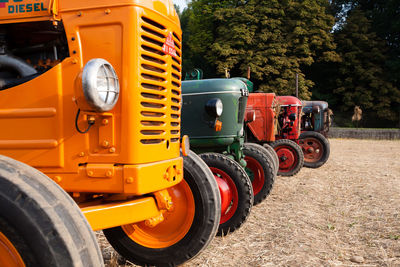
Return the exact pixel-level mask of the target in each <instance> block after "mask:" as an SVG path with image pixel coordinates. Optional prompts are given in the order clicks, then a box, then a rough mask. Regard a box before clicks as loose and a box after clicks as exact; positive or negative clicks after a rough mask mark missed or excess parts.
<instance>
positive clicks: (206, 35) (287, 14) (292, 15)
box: [184, 0, 338, 99]
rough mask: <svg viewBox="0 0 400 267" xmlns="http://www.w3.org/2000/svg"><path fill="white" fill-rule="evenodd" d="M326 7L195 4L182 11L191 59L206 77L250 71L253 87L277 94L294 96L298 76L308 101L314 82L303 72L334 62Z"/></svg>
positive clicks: (289, 0)
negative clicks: (186, 18) (319, 64)
mask: <svg viewBox="0 0 400 267" xmlns="http://www.w3.org/2000/svg"><path fill="white" fill-rule="evenodd" d="M328 6H329V5H328V1H325V0H307V1H294V0H286V1H278V0H271V1H262V0H249V1H206V0H194V1H192V2H191V3H190V4H189V8H188V10H187V11H186V12H188V13H190V15H189V17H190V19H189V23H188V28H189V32H190V37H189V38H188V40H187V46H186V47H187V48H188V50H189V51H190V52H189V53H192V56H191V59H190V60H191V62H192V64H193V63H197V64H198V65H197V66H201V65H202V66H203V67H202V68H203V70H204V72H205V76H206V77H215V76H220V77H224V74H225V69H226V68H227V69H229V70H230V73H231V76H246V74H247V69H248V67H250V68H251V73H252V77H251V79H252V81H253V82H254V83H255V85H256V88H258V89H260V90H262V91H268V92H275V93H278V94H281V95H292V94H294V91H295V76H296V73H299V88H300V90H299V91H300V97H301V98H303V99H308V98H310V96H311V94H310V92H309V88H311V87H312V86H313V82H312V81H311V80H309V79H307V78H306V77H305V75H304V74H303V72H302V68H303V67H304V66H307V65H311V64H312V63H314V62H316V61H332V60H333V61H337V60H338V56H337V54H336V53H335V52H334V48H335V45H334V43H333V38H332V35H331V33H330V30H331V29H332V26H333V24H334V18H333V16H331V15H329V14H328V12H327V7H328ZM186 51H187V50H185V53H186ZM194 55H195V56H194ZM201 58H202V59H203V61H201ZM204 67H205V68H204ZM184 69H185V68H184ZM210 74H211V75H210Z"/></svg>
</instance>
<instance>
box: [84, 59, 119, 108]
mask: <svg viewBox="0 0 400 267" xmlns="http://www.w3.org/2000/svg"><path fill="white" fill-rule="evenodd" d="M82 88H83V94H84V95H85V99H86V101H87V102H88V104H89V105H90V106H91V107H92V108H94V109H95V110H96V111H98V112H104V111H109V110H111V109H113V108H114V106H115V104H116V103H117V101H118V97H119V81H118V77H117V74H116V72H115V70H114V68H113V67H112V66H111V64H110V63H109V62H108V61H106V60H104V59H101V58H95V59H92V60H90V61H89V62H88V63H86V65H85V67H84V68H83V73H82Z"/></svg>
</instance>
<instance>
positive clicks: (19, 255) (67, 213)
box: [0, 156, 104, 267]
mask: <svg viewBox="0 0 400 267" xmlns="http://www.w3.org/2000/svg"><path fill="white" fill-rule="evenodd" d="M0 266H7V267H11V266H12V267H14V266H43V267H46V266H47V267H53V266H55V267H57V266H91V267H96V266H104V265H103V258H102V256H101V252H100V249H99V247H98V245H97V242H96V238H95V236H94V233H93V232H92V230H91V228H90V226H89V224H88V222H87V221H86V218H85V217H84V216H83V214H82V212H81V211H80V209H79V207H78V206H77V205H76V204H75V202H74V201H73V200H72V198H71V197H70V196H69V195H68V194H67V193H66V192H65V191H64V190H63V189H62V188H60V187H59V186H58V185H57V184H56V183H54V182H53V181H52V180H50V178H48V177H47V176H45V175H44V174H43V173H41V172H39V171H38V170H36V169H34V168H32V167H30V166H27V165H25V164H23V163H21V162H18V161H15V160H13V159H10V158H7V157H4V156H0Z"/></svg>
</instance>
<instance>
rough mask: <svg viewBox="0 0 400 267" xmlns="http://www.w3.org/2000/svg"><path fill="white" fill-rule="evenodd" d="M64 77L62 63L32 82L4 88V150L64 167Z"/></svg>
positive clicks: (0, 146) (0, 119)
mask: <svg viewBox="0 0 400 267" xmlns="http://www.w3.org/2000/svg"><path fill="white" fill-rule="evenodd" d="M61 77H62V64H58V65H57V66H55V67H54V68H53V69H51V70H50V71H48V72H47V73H45V74H43V75H41V76H39V77H37V78H36V79H34V80H32V81H30V82H28V83H25V84H22V85H20V86H16V87H13V88H10V89H7V90H4V91H0V107H1V108H0V128H1V131H0V154H2V155H6V156H9V157H11V158H14V159H18V160H20V161H22V162H25V163H27V164H29V165H31V166H34V167H53V168H57V167H64V139H63V132H62V130H63V120H64V117H63V113H62V110H63V102H62V95H63V90H62V88H63V87H62V82H61V81H62V79H61ZM49 81H52V82H51V83H49Z"/></svg>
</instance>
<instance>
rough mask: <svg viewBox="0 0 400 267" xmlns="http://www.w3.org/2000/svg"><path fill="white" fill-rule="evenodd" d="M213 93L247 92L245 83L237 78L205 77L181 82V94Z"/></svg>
mask: <svg viewBox="0 0 400 267" xmlns="http://www.w3.org/2000/svg"><path fill="white" fill-rule="evenodd" d="M210 93H211V94H215V93H241V94H243V95H244V94H248V90H247V88H246V86H245V84H244V83H243V82H242V81H241V80H238V79H206V80H193V81H183V82H182V95H183V96H185V95H194V94H196V95H199V94H210Z"/></svg>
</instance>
